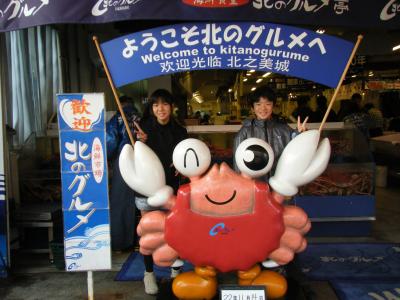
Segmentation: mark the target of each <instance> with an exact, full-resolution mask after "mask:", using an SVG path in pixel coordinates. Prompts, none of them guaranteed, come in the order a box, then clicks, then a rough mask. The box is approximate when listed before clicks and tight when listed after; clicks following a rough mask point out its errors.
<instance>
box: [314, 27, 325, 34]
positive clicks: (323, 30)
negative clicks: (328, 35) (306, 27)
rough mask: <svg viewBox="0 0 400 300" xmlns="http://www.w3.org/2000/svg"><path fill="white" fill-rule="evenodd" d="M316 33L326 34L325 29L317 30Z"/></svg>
mask: <svg viewBox="0 0 400 300" xmlns="http://www.w3.org/2000/svg"><path fill="white" fill-rule="evenodd" d="M316 32H317V33H319V34H323V33H325V29H323V28H319V29H317V30H316Z"/></svg>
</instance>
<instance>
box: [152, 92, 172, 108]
mask: <svg viewBox="0 0 400 300" xmlns="http://www.w3.org/2000/svg"><path fill="white" fill-rule="evenodd" d="M158 100H161V101H162V102H166V103H168V104H169V105H171V106H172V104H173V103H174V98H173V96H172V94H171V93H170V92H169V91H167V90H165V89H158V90H155V91H154V92H153V93H152V94H151V96H150V98H149V105H153V104H154V103H155V102H157V101H158Z"/></svg>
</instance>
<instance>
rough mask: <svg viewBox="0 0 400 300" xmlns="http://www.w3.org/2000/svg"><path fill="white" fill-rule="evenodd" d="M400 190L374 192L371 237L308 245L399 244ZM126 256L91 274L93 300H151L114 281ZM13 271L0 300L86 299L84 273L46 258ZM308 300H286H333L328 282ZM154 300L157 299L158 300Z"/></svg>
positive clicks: (2, 284) (24, 260)
mask: <svg viewBox="0 0 400 300" xmlns="http://www.w3.org/2000/svg"><path fill="white" fill-rule="evenodd" d="M399 195H400V188H398V187H391V188H387V189H383V188H377V190H376V217H377V219H376V221H375V222H374V223H373V230H372V234H371V237H360V238H331V237H330V238H311V239H310V241H311V242H370V241H371V242H374V241H377V242H378V241H383V242H396V243H399V242H400V222H399V220H400V200H399V199H400V197H399ZM128 255H129V253H119V254H117V253H113V267H112V270H111V271H107V272H94V273H93V277H94V291H95V297H94V298H95V299H96V300H99V299H100V300H103V299H107V300H108V299H110V300H113V299H137V300H142V299H143V300H145V299H149V300H155V299H156V297H155V296H149V295H146V294H145V293H144V289H143V284H142V282H121V281H114V277H115V275H116V274H117V272H118V271H119V270H120V268H121V266H122V264H123V263H124V261H125V260H126V258H127V256H128ZM14 261H15V267H14V268H13V270H11V275H10V276H9V278H7V279H1V280H0V299H4V300H22V299H24V300H36V299H37V300H43V299H60V300H61V299H68V300H73V299H87V285H86V273H67V272H64V271H60V270H57V269H56V268H55V267H54V266H53V265H50V264H49V262H48V259H47V257H46V256H43V255H32V254H30V255H29V256H27V255H25V256H24V255H21V256H17V257H15V258H14ZM308 287H309V291H308V292H309V294H308V295H313V297H311V296H309V297H308V298H307V297H306V295H304V294H303V293H301V294H298V295H297V296H295V297H291V298H287V299H290V300H292V299H317V300H336V299H337V297H336V295H335V292H334V291H333V289H332V288H331V287H330V285H329V283H328V282H309V283H308ZM158 299H161V298H160V297H158Z"/></svg>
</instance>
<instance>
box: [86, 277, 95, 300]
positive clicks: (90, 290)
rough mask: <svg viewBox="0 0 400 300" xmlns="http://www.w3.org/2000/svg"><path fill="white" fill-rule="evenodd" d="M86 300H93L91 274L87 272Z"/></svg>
mask: <svg viewBox="0 0 400 300" xmlns="http://www.w3.org/2000/svg"><path fill="white" fill-rule="evenodd" d="M87 285H88V300H94V297H93V272H92V271H88V272H87Z"/></svg>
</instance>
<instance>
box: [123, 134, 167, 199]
mask: <svg viewBox="0 0 400 300" xmlns="http://www.w3.org/2000/svg"><path fill="white" fill-rule="evenodd" d="M119 169H120V172H121V175H122V178H123V179H124V181H125V182H126V184H127V185H128V186H129V187H130V188H131V189H133V190H134V191H136V192H138V193H140V194H142V195H144V196H147V197H149V199H148V202H149V204H150V205H152V206H161V205H163V204H164V203H165V202H166V201H167V200H168V198H169V197H170V196H171V195H172V193H173V190H172V188H171V187H169V186H167V185H166V184H165V174H164V169H163V166H162V164H161V162H160V159H159V158H158V156H157V155H156V154H155V153H154V152H153V150H151V149H150V147H149V146H147V145H146V144H144V143H142V142H140V141H137V142H136V143H135V149H133V147H132V146H131V145H128V144H127V145H125V146H124V147H123V148H122V151H121V154H120V156H119Z"/></svg>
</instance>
